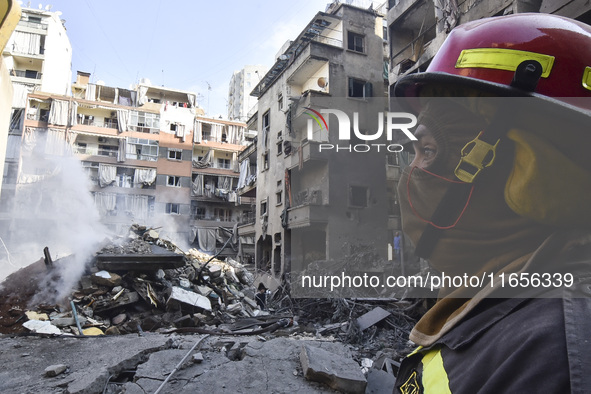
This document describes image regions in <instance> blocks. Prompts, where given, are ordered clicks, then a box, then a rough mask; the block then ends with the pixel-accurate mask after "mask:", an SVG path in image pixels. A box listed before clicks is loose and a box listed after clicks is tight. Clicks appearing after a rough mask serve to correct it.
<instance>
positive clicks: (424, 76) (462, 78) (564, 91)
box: [395, 13, 591, 109]
mask: <svg viewBox="0 0 591 394" xmlns="http://www.w3.org/2000/svg"><path fill="white" fill-rule="evenodd" d="M528 60H535V61H537V62H539V63H540V65H541V66H542V75H541V77H540V78H539V81H537V84H535V83H534V84H533V86H532V89H522V88H520V87H515V86H516V84H513V85H512V81H513V80H514V76H515V74H516V69H517V66H518V65H520V64H521V63H522V62H524V61H528ZM431 83H449V84H453V85H454V86H466V87H471V88H476V89H479V90H485V91H489V92H490V93H493V94H495V95H498V96H536V97H541V98H545V99H547V98H548V97H552V98H556V99H557V100H556V101H558V102H559V104H571V105H574V106H577V107H582V108H585V109H591V99H580V98H581V97H591V26H589V25H586V24H584V23H581V22H578V21H575V20H572V19H569V18H564V17H560V16H556V15H550V14H534V13H526V14H514V15H508V16H501V17H494V18H486V19H480V20H477V21H473V22H469V23H465V24H463V25H460V26H458V27H456V28H455V29H454V30H453V31H452V32H451V33H450V35H449V36H448V37H447V39H446V40H445V42H444V44H443V45H442V46H441V48H440V49H439V51H438V52H437V54H436V55H435V57H434V58H433V60H432V62H431V64H430V65H429V67H428V68H427V71H426V72H424V73H418V74H411V75H407V76H405V77H403V78H401V79H400V80H399V81H398V83H397V84H396V88H395V94H396V96H398V97H413V96H418V95H419V94H420V89H421V87H422V86H424V85H425V84H431ZM528 90H529V91H528ZM544 96H545V97H544ZM576 98H579V99H576ZM552 101H554V100H552ZM567 106H568V105H567Z"/></svg>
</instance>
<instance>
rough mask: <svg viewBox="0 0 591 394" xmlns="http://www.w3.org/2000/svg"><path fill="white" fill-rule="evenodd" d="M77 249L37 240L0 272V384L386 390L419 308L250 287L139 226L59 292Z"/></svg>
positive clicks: (224, 266)
mask: <svg viewBox="0 0 591 394" xmlns="http://www.w3.org/2000/svg"><path fill="white" fill-rule="evenodd" d="M72 259H73V257H72V256H67V257H64V258H60V259H56V260H55V261H54V260H53V259H52V257H51V253H50V249H49V248H46V250H45V257H44V258H42V259H40V260H39V261H37V262H36V263H33V264H31V265H30V266H28V267H26V268H23V269H21V270H19V271H17V272H15V273H13V274H12V275H10V276H9V277H8V278H6V280H5V281H4V282H3V283H2V285H1V288H0V331H1V333H2V334H3V335H2V337H1V338H0V341H1V342H2V344H1V345H0V349H2V350H1V351H0V357H2V360H3V361H4V362H5V363H6V365H11V368H5V369H3V372H2V373H1V376H0V391H1V392H3V393H4V392H6V393H9V392H15V393H16V392H19V393H21V392H48V393H53V392H55V393H123V392H126V393H148V392H150V393H152V392H162V393H167V392H170V393H172V392H179V391H185V392H212V391H215V392H244V393H249V392H293V391H294V390H297V391H300V392H334V391H335V390H336V391H339V392H355V393H362V392H375V393H377V392H391V389H392V385H393V381H394V373H395V372H396V368H397V365H398V361H399V360H400V358H401V357H402V356H403V355H405V354H406V353H407V352H408V351H409V346H410V344H409V343H408V342H407V338H408V332H409V330H410V328H411V327H412V325H413V323H414V321H415V319H416V317H418V314H420V313H421V312H422V311H423V310H424V307H425V305H424V303H423V302H422V301H409V300H404V301H401V300H392V299H390V300H378V299H375V300H369V299H363V300H360V299H356V300H354V299H292V298H291V297H290V295H289V292H288V291H287V290H286V289H284V288H283V287H282V286H281V285H280V284H277V283H266V284H264V285H263V286H264V287H266V288H268V290H266V291H261V292H259V291H258V290H259V289H258V286H259V283H263V282H264V281H265V280H267V282H272V281H270V280H269V278H265V277H257V276H256V275H255V273H254V272H251V271H250V270H249V267H245V266H243V265H241V264H239V263H238V262H236V261H235V260H233V259H231V258H226V259H225V260H219V259H216V258H214V257H213V256H209V255H206V254H203V253H201V252H199V251H197V250H195V249H191V250H188V251H182V250H180V249H179V248H178V247H177V246H176V245H174V244H173V243H172V242H170V241H167V240H164V239H160V238H159V234H158V231H157V229H150V228H145V227H142V226H138V225H133V226H132V227H131V228H130V231H129V234H128V236H127V237H124V238H120V239H115V240H112V241H109V242H106V241H105V243H104V244H103V245H102V247H101V248H100V250H99V251H98V252H97V253H96V255H95V256H94V258H93V259H92V260H91V261H89V262H88V263H87V265H86V268H85V270H84V272H83V274H82V276H81V277H80V278H79V280H77V281H76V284H75V285H74V286H73V288H72V289H69V290H68V291H64V290H65V289H63V288H61V289H60V288H58V287H59V286H62V285H63V283H64V282H63V280H61V279H62V278H61V277H62V276H64V275H67V272H68V271H67V267H68V264H72ZM257 293H258V296H257ZM257 298H259V299H258V300H257Z"/></svg>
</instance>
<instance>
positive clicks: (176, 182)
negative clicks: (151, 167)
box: [166, 175, 181, 187]
mask: <svg viewBox="0 0 591 394" xmlns="http://www.w3.org/2000/svg"><path fill="white" fill-rule="evenodd" d="M166 185H167V186H173V187H181V177H180V176H172V175H168V176H167V177H166Z"/></svg>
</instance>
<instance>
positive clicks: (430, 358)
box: [421, 349, 451, 394]
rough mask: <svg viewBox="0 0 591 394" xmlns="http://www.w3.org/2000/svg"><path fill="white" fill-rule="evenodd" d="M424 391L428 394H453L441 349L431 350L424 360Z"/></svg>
mask: <svg viewBox="0 0 591 394" xmlns="http://www.w3.org/2000/svg"><path fill="white" fill-rule="evenodd" d="M421 362H422V363H423V378H422V383H423V390H424V392H425V393H428V394H451V391H450V389H449V379H448V378H447V373H446V372H445V368H444V367H443V358H441V349H431V350H429V351H428V352H426V353H425V355H424V356H423V359H422V360H421Z"/></svg>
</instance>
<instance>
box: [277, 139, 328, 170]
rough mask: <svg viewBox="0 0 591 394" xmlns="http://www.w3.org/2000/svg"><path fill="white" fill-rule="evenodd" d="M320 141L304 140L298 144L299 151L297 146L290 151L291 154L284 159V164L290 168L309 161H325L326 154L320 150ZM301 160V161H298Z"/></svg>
mask: <svg viewBox="0 0 591 394" xmlns="http://www.w3.org/2000/svg"><path fill="white" fill-rule="evenodd" d="M320 144H321V143H320V142H317V141H309V140H305V141H304V142H302V144H301V145H300V148H299V149H301V153H300V152H299V149H298V148H295V147H294V149H293V150H292V152H291V156H290V157H288V158H287V159H286V164H287V166H288V168H289V169H290V170H291V169H293V168H295V167H298V166H299V165H300V164H304V163H306V162H309V161H320V162H326V159H327V154H326V153H322V152H320ZM300 161H301V163H300Z"/></svg>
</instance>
